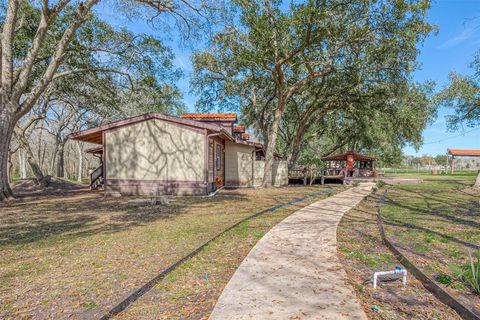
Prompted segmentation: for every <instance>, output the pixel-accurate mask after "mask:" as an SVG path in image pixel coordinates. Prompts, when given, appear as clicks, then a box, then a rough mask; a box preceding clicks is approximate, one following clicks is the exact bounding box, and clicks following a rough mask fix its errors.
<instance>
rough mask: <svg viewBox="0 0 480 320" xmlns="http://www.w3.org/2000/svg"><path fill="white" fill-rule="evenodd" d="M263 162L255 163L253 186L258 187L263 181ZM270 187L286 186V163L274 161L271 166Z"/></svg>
mask: <svg viewBox="0 0 480 320" xmlns="http://www.w3.org/2000/svg"><path fill="white" fill-rule="evenodd" d="M264 168H265V161H255V164H254V170H255V181H254V186H260V185H261V184H262V181H263V173H264V170H265V169H264ZM271 177H272V185H274V186H277V187H278V186H286V185H288V165H287V162H286V161H274V162H273V165H272V174H271Z"/></svg>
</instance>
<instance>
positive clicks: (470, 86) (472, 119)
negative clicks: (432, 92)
mask: <svg viewBox="0 0 480 320" xmlns="http://www.w3.org/2000/svg"><path fill="white" fill-rule="evenodd" d="M470 66H471V68H472V69H473V75H472V76H464V75H459V74H457V73H455V72H452V73H451V74H450V83H449V84H448V85H447V86H446V87H445V88H444V89H443V90H442V91H441V92H440V93H438V95H437V96H436V101H437V103H438V104H439V105H440V106H446V107H447V108H452V109H453V110H454V112H455V113H454V114H453V115H449V116H447V123H448V129H449V130H451V131H457V130H459V129H461V128H463V126H464V125H465V126H467V127H478V126H480V51H479V52H478V53H477V55H476V57H475V59H474V61H473V62H472V63H471V65H470ZM474 187H475V188H480V171H479V174H478V176H477V179H476V181H475V185H474Z"/></svg>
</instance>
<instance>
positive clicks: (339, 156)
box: [321, 151, 377, 161]
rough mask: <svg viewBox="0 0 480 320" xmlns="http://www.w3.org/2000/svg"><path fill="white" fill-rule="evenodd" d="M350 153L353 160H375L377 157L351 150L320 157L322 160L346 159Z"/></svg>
mask: <svg viewBox="0 0 480 320" xmlns="http://www.w3.org/2000/svg"><path fill="white" fill-rule="evenodd" d="M350 155H352V156H353V161H375V160H377V158H375V157H370V156H366V155H363V154H360V153H356V152H353V151H347V152H345V153H341V154H335V155H331V156H326V157H322V158H321V159H322V160H323V161H347V157H348V156H350Z"/></svg>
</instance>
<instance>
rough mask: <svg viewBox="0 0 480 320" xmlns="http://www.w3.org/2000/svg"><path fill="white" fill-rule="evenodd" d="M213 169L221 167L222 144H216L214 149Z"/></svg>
mask: <svg viewBox="0 0 480 320" xmlns="http://www.w3.org/2000/svg"><path fill="white" fill-rule="evenodd" d="M215 169H216V170H220V169H222V146H221V145H219V144H217V145H216V150H215Z"/></svg>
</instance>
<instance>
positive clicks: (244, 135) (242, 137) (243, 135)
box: [240, 133, 250, 140]
mask: <svg viewBox="0 0 480 320" xmlns="http://www.w3.org/2000/svg"><path fill="white" fill-rule="evenodd" d="M240 139H242V140H250V135H249V134H248V133H242V134H241V135H240Z"/></svg>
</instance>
